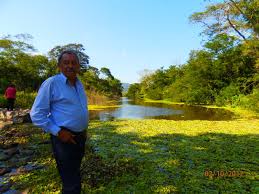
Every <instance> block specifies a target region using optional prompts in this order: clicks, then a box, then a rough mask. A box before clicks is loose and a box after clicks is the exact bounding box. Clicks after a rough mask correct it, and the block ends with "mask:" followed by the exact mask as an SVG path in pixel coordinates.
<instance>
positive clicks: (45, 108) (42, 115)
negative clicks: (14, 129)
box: [30, 79, 60, 136]
mask: <svg viewBox="0 0 259 194" xmlns="http://www.w3.org/2000/svg"><path fill="white" fill-rule="evenodd" d="M51 91H52V80H51V79H47V80H46V81H45V82H43V84H42V85H41V87H40V89H39V92H38V95H37V97H36V99H35V101H34V103H33V106H32V108H31V112H30V116H31V120H32V122H33V124H35V125H36V126H38V127H41V128H43V129H44V131H46V132H48V133H52V134H53V135H56V136H57V135H58V132H59V131H60V127H58V126H57V125H56V124H55V123H54V122H53V121H51V120H50V119H49V117H48V116H49V114H50V103H51Z"/></svg>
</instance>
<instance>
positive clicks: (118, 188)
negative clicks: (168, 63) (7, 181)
mask: <svg viewBox="0 0 259 194" xmlns="http://www.w3.org/2000/svg"><path fill="white" fill-rule="evenodd" d="M15 126H16V128H18V129H19V130H17V131H20V132H22V131H26V132H27V134H30V136H25V137H23V138H14V139H12V138H11V140H12V141H13V142H19V143H20V144H21V145H23V148H26V147H28V148H30V149H31V150H32V151H33V152H34V153H35V154H34V155H33V158H31V161H29V162H34V163H36V164H38V165H41V166H45V167H44V168H42V169H39V170H35V171H30V172H26V173H22V174H18V175H15V176H12V177H11V180H12V181H13V182H14V184H13V188H15V189H17V190H23V189H29V190H30V192H31V193H42V192H43V193H55V192H56V193H59V191H60V179H59V177H58V174H57V170H56V167H55V163H54V159H53V157H52V153H51V146H50V144H49V143H46V144H42V143H40V142H42V141H43V142H46V141H47V140H48V137H49V136H48V135H47V134H43V133H42V132H41V130H40V129H37V128H35V127H34V126H32V125H31V124H19V125H15ZM258 129H259V120H258V119H245V120H232V121H199V120H195V121H172V120H121V121H109V122H100V121H91V122H90V125H89V129H88V133H89V134H90V140H89V142H88V145H87V153H86V155H85V160H84V162H83V165H82V166H83V190H84V191H85V192H86V193H173V192H177V193H186V192H193V193H213V192H214V193H218V192H223V193H224V192H229V193H256V192H257V190H258V187H257V186H256V183H257V181H258V178H259V174H258V171H259V169H258V166H259V159H258V157H257V155H256V153H258V147H259V142H258V137H259V130H258ZM9 130H10V129H9ZM4 134H5V133H4ZM1 135H2V134H1ZM21 140H23V141H21ZM9 142H10V138H9ZM33 145H34V146H33ZM230 145H231V146H230ZM24 165H25V164H24Z"/></svg>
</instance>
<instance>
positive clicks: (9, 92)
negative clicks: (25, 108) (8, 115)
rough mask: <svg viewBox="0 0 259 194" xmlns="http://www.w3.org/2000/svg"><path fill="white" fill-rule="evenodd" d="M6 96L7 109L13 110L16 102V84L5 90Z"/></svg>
mask: <svg viewBox="0 0 259 194" xmlns="http://www.w3.org/2000/svg"><path fill="white" fill-rule="evenodd" d="M5 98H6V99H7V110H8V111H13V108H14V102H15V98H16V89H15V85H13V84H10V85H9V86H8V88H7V89H6V90H5Z"/></svg>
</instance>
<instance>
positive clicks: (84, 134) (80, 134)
mask: <svg viewBox="0 0 259 194" xmlns="http://www.w3.org/2000/svg"><path fill="white" fill-rule="evenodd" d="M60 128H61V129H64V130H67V131H69V132H70V133H72V134H73V135H76V136H84V137H85V136H86V131H85V130H84V131H79V132H75V131H72V130H71V129H68V128H66V127H63V126H60Z"/></svg>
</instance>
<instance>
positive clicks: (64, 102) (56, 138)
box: [30, 51, 88, 194]
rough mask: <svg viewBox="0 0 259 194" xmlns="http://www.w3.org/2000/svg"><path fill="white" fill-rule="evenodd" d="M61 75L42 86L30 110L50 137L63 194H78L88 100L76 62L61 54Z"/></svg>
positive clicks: (73, 55)
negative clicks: (79, 77)
mask: <svg viewBox="0 0 259 194" xmlns="http://www.w3.org/2000/svg"><path fill="white" fill-rule="evenodd" d="M58 68H59V70H60V71H61V73H60V74H58V75H55V76H53V77H50V78H48V79H47V80H45V81H44V82H43V84H42V85H41V87H40V89H39V92H38V95H37V97H36V99H35V101H34V104H33V106H32V109H31V112H30V116H31V119H32V122H33V123H34V124H35V125H36V126H39V127H41V128H43V129H44V130H45V131H46V132H48V133H50V134H51V142H52V148H53V153H54V157H55V160H56V164H57V168H58V171H59V174H60V176H61V180H62V184H63V186H62V193H63V194H77V193H78V194H79V193H80V192H81V178H80V165H81V161H82V158H83V155H84V151H85V141H86V132H85V129H86V128H87V126H88V108H87V97H86V95H85V91H84V87H83V85H82V83H81V82H80V81H79V79H78V78H77V74H78V73H79V70H80V64H79V58H78V56H77V54H76V53H75V52H74V51H64V52H62V53H61V54H60V56H59V58H58Z"/></svg>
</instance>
